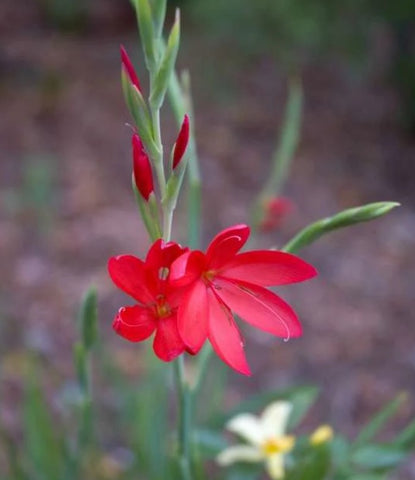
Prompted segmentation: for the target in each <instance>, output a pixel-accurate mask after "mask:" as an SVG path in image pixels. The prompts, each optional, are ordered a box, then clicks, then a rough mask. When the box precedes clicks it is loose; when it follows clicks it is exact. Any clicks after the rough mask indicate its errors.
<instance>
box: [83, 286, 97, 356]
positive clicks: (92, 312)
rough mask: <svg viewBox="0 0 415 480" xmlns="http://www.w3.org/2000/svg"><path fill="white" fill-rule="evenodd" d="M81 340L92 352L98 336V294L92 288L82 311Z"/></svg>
mask: <svg viewBox="0 0 415 480" xmlns="http://www.w3.org/2000/svg"><path fill="white" fill-rule="evenodd" d="M79 320H80V330H81V340H82V343H83V345H84V347H85V349H86V350H90V349H91V348H92V346H93V344H94V343H95V341H96V339H97V335H98V311H97V292H96V290H95V288H90V289H89V290H88V292H87V293H86V294H85V297H84V300H83V302H82V306H81V311H80V319H79Z"/></svg>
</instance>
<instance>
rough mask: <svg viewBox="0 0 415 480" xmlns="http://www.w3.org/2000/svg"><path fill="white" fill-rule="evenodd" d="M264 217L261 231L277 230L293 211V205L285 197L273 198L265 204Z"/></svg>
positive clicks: (260, 227)
mask: <svg viewBox="0 0 415 480" xmlns="http://www.w3.org/2000/svg"><path fill="white" fill-rule="evenodd" d="M262 208H263V217H262V220H261V222H260V224H259V229H260V230H262V231H263V232H269V231H271V230H274V229H275V228H277V227H278V226H279V225H280V223H281V222H282V220H283V219H284V217H285V216H286V215H287V214H288V213H289V212H290V211H291V210H292V208H293V204H292V202H291V201H290V200H288V199H287V198H284V197H271V198H268V199H267V200H266V201H265V202H264V203H263V207H262Z"/></svg>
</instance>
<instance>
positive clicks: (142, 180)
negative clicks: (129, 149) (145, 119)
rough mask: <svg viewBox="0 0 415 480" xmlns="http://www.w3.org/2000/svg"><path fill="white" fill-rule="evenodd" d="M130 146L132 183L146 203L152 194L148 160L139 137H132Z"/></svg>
mask: <svg viewBox="0 0 415 480" xmlns="http://www.w3.org/2000/svg"><path fill="white" fill-rule="evenodd" d="M132 145H133V172H134V181H135V184H136V186H137V189H138V191H139V192H140V194H141V196H142V197H143V198H144V199H145V201H146V202H147V201H148V199H149V197H150V195H151V194H152V193H153V192H154V185H153V173H152V170H151V164H150V160H149V158H148V155H147V154H146V152H145V151H144V147H143V144H142V142H141V140H140V137H139V136H138V135H137V134H136V133H135V134H134V135H133V138H132Z"/></svg>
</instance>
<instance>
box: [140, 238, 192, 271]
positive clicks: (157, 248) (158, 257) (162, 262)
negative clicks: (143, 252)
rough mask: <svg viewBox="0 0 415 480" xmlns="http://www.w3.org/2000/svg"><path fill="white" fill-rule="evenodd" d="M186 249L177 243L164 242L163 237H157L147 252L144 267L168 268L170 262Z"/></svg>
mask: <svg viewBox="0 0 415 480" xmlns="http://www.w3.org/2000/svg"><path fill="white" fill-rule="evenodd" d="M187 251H188V249H187V248H183V247H181V246H180V245H179V244H178V243H175V242H167V243H166V242H165V241H164V240H163V239H161V238H159V239H158V240H156V241H155V242H154V243H153V245H152V246H151V247H150V250H149V251H148V253H147V256H146V262H145V263H146V267H150V268H154V269H157V270H158V269H159V268H163V267H165V268H170V265H171V264H172V262H173V261H174V260H176V258H178V257H179V256H180V255H182V254H183V253H185V252H187Z"/></svg>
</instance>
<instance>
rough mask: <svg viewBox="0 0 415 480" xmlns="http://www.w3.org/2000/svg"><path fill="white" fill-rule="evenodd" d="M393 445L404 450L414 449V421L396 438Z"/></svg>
mask: <svg viewBox="0 0 415 480" xmlns="http://www.w3.org/2000/svg"><path fill="white" fill-rule="evenodd" d="M393 443H394V445H397V446H399V447H402V448H404V449H409V448H412V449H413V448H414V447H415V420H414V421H412V422H411V423H410V424H409V425H408V426H407V427H406V428H405V429H404V430H402V432H401V433H399V434H398V435H397V436H396V438H395V440H394V442H393Z"/></svg>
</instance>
